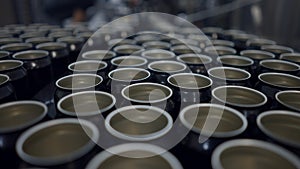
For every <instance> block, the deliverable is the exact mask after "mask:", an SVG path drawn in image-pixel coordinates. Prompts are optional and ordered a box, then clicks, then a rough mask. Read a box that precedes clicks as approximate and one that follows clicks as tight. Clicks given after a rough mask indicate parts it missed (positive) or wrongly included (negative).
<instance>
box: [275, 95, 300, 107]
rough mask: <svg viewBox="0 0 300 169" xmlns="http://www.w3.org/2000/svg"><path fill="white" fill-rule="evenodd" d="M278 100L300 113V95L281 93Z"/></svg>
mask: <svg viewBox="0 0 300 169" xmlns="http://www.w3.org/2000/svg"><path fill="white" fill-rule="evenodd" d="M278 100H279V101H280V103H281V104H283V105H285V106H287V107H290V108H293V109H295V110H297V111H300V102H299V100H300V94H299V93H293V92H285V93H280V94H279V95H278Z"/></svg>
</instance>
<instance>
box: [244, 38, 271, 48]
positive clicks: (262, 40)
mask: <svg viewBox="0 0 300 169" xmlns="http://www.w3.org/2000/svg"><path fill="white" fill-rule="evenodd" d="M257 42H263V43H268V44H270V45H275V44H276V42H275V41H272V40H269V39H257V38H256V39H249V40H247V42H246V45H247V46H250V45H251V43H257Z"/></svg>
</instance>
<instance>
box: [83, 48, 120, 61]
mask: <svg viewBox="0 0 300 169" xmlns="http://www.w3.org/2000/svg"><path fill="white" fill-rule="evenodd" d="M98 53H99V54H103V55H106V54H109V55H111V57H110V58H113V57H115V56H116V53H115V52H112V51H109V50H92V51H88V52H84V53H83V54H82V58H84V59H90V58H89V57H88V55H91V54H92V55H93V54H98Z"/></svg>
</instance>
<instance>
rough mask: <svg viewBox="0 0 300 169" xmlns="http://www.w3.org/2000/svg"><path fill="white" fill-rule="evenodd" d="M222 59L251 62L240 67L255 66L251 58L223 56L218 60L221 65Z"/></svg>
mask: <svg viewBox="0 0 300 169" xmlns="http://www.w3.org/2000/svg"><path fill="white" fill-rule="evenodd" d="M222 58H228V59H240V60H246V61H249V62H250V63H249V64H241V65H239V66H251V65H253V64H254V61H253V60H252V59H251V58H247V57H243V56H238V55H223V56H220V57H218V58H217V61H218V62H219V63H222V61H221V59H222Z"/></svg>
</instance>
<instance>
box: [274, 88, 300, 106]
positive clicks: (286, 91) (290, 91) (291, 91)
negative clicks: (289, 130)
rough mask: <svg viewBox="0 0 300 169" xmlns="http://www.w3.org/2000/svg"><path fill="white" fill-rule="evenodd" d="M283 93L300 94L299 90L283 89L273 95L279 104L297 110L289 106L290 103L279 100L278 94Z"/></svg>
mask: <svg viewBox="0 0 300 169" xmlns="http://www.w3.org/2000/svg"><path fill="white" fill-rule="evenodd" d="M285 93H297V94H299V95H300V91H298V90H285V91H280V92H278V93H276V95H275V99H276V101H278V102H279V103H280V104H282V105H284V106H285V107H288V108H290V109H292V110H295V111H299V110H298V109H296V108H295V107H293V106H290V105H288V104H286V103H284V102H283V101H281V100H280V99H279V96H280V95H281V94H285Z"/></svg>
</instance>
